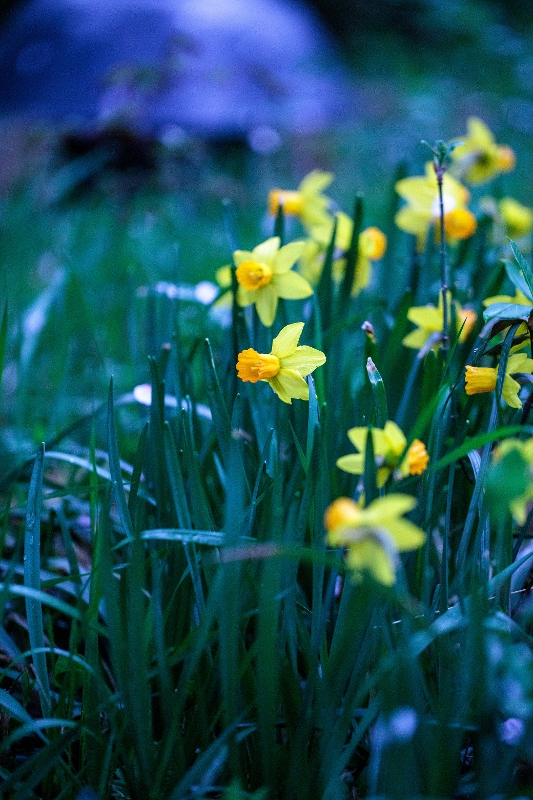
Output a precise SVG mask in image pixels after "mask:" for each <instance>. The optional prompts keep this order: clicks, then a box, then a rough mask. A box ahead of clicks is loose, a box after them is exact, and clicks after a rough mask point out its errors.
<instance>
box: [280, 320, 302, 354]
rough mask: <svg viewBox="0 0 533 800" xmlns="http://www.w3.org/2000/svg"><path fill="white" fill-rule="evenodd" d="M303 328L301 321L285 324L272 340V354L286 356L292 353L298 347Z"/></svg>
mask: <svg viewBox="0 0 533 800" xmlns="http://www.w3.org/2000/svg"><path fill="white" fill-rule="evenodd" d="M303 329H304V323H303V322H293V323H292V324H291V325H285V327H284V328H282V329H281V330H280V332H279V333H278V335H277V336H276V338H275V339H274V341H273V342H272V353H273V355H275V356H277V357H278V358H287V356H290V355H291V354H292V353H294V351H295V350H296V348H297V347H298V342H299V341H300V336H301V335H302V331H303Z"/></svg>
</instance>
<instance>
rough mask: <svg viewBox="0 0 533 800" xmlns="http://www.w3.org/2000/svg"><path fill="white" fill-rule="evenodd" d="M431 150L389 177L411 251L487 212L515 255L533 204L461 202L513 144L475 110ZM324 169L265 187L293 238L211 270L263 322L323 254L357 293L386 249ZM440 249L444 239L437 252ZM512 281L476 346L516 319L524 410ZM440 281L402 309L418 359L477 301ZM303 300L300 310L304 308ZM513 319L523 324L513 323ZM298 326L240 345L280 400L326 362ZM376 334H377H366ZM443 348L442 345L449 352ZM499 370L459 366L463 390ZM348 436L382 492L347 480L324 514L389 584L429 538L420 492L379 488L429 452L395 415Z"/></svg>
mask: <svg viewBox="0 0 533 800" xmlns="http://www.w3.org/2000/svg"><path fill="white" fill-rule="evenodd" d="M434 152H435V156H436V158H435V161H434V162H428V163H427V164H426V167H425V174H424V175H423V176H418V177H409V178H405V179H403V180H400V181H398V183H397V184H396V191H397V193H398V194H399V196H400V197H401V198H402V199H403V200H404V201H405V203H404V204H403V206H402V207H401V208H400V209H399V211H398V212H397V214H396V217H395V221H396V224H397V226H398V227H399V228H400V229H402V230H404V231H405V232H407V233H409V234H412V235H413V236H414V237H415V240H416V246H417V250H418V251H419V252H423V251H424V250H425V248H426V246H427V244H428V237H429V236H430V235H434V236H435V239H436V240H437V241H438V240H439V239H440V236H441V232H442V231H443V232H444V237H445V239H446V244H448V245H451V246H452V247H454V246H455V244H456V243H457V242H460V241H462V240H465V239H468V238H470V237H472V236H473V235H474V234H475V233H476V230H477V227H478V218H481V217H483V218H484V220H485V221H486V220H487V218H489V219H490V220H491V221H492V225H491V230H492V236H493V244H494V245H495V246H496V251H497V252H499V255H500V256H501V257H503V256H504V255H506V254H507V252H510V251H511V250H512V252H513V253H514V254H516V253H515V250H514V249H513V248H515V245H514V244H511V245H509V243H508V239H505V237H509V238H512V239H513V241H514V240H517V241H518V245H517V247H519V248H520V250H521V252H525V251H526V250H527V241H528V240H529V239H528V237H529V236H530V234H531V231H532V229H533V210H531V209H529V208H527V207H526V206H523V205H521V204H520V203H518V202H517V201H516V200H514V199H512V198H509V197H504V198H503V199H500V200H498V201H496V200H494V199H493V198H491V197H487V196H485V197H481V198H479V211H478V216H477V217H476V215H475V214H474V213H473V211H472V210H471V209H470V208H469V205H470V203H471V199H472V195H471V188H473V187H476V186H478V185H480V184H485V183H488V182H489V181H490V180H492V179H493V178H495V177H497V176H498V175H500V174H502V173H505V172H509V171H510V170H512V169H513V167H514V164H515V158H514V154H513V152H512V150H511V149H510V148H509V147H507V146H505V145H499V144H497V143H496V141H495V139H494V137H493V135H492V133H491V132H490V131H489V129H488V128H487V127H486V126H485V125H484V123H483V122H481V120H479V119H476V118H472V119H470V120H468V125H467V133H466V135H465V136H463V137H458V138H457V139H456V140H453V141H452V142H451V143H450V144H449V145H443V153H445V155H444V156H443V157H442V158H440V156H439V153H440V151H439V150H435V151H434ZM332 179H333V176H332V175H331V174H330V173H326V172H319V171H314V172H312V173H310V174H309V175H307V176H306V177H305V178H304V180H303V181H302V182H301V183H300V185H299V186H298V187H297V188H296V189H293V190H282V189H273V190H272V191H271V192H270V194H269V198H268V212H269V214H270V215H271V217H275V216H277V217H279V216H280V214H281V212H283V218H284V219H290V218H294V219H296V220H297V221H298V224H299V225H300V229H301V230H302V231H303V232H304V234H305V235H304V236H303V237H302V238H300V239H298V240H297V241H292V242H290V243H289V244H282V242H281V240H280V237H279V236H272V237H270V238H268V239H267V240H266V241H264V242H262V243H261V244H259V245H257V246H256V247H254V248H253V249H252V250H236V251H235V252H234V253H233V264H232V266H231V267H230V266H227V267H223V268H221V270H219V272H218V274H217V280H218V281H219V284H220V285H221V287H223V288H224V289H230V287H232V286H233V287H234V290H235V295H234V302H236V303H237V305H238V306H240V307H242V308H250V307H252V308H253V309H254V310H255V311H252V312H251V313H252V314H253V313H256V314H257V317H258V319H259V321H260V322H261V323H262V325H263V326H265V327H266V328H270V327H272V326H273V325H274V324H275V322H276V317H277V312H278V306H279V300H286V301H292V300H296V301H298V300H299V301H302V300H305V299H306V298H309V297H311V296H312V294H313V292H314V287H316V286H317V284H318V283H319V281H320V278H321V274H322V271H323V266H324V262H325V257H326V253H328V257H331V254H333V258H332V262H331V267H332V279H333V281H334V283H335V284H337V285H339V284H340V283H341V282H342V281H343V278H344V275H345V272H346V266H347V263H348V262H347V260H348V258H350V259H353V260H351V261H350V269H351V268H352V267H354V279H353V284H352V290H351V293H352V296H357V295H358V294H359V293H360V292H361V291H362V290H363V289H364V288H366V287H367V286H368V284H369V282H370V279H371V273H372V265H373V263H374V262H376V261H378V260H379V259H381V258H382V257H383V256H384V254H385V252H386V248H387V239H386V237H385V235H384V234H383V232H382V231H381V230H380V229H379V228H377V227H375V226H370V227H367V228H365V229H364V230H362V231H360V232H357V236H355V235H354V222H353V220H352V219H350V217H348V215H346V214H345V213H344V212H342V211H340V210H338V209H336V208H335V206H334V203H333V202H332V200H331V199H330V198H329V197H328V196H327V195H326V194H325V192H326V190H327V188H328V186H329V185H330V183H331V181H332ZM504 248H505V249H506V250H505V252H504ZM445 249H446V248H445V247H444V243H441V253H444V252H445ZM519 271H520V270H518V272H519ZM516 272H517V270H516V269H515V271H514V272H512V270H511V271H509V270H508V274H509V276H510V277H512V275H515V274H516ZM514 282H515V287H516V291H515V294H514V296H511V295H505V294H501V295H497V296H494V297H491V298H488V299H487V300H486V301H485V303H484V305H485V306H486V311H485V319H486V320H493V319H494V320H495V321H496V323H497V325H496V327H495V328H494V331H495V333H494V336H496V337H497V338H496V340H495V344H496V345H497V346H495V347H492V349H490V350H489V351H488V352H487V355H486V356H483V353H482V352H479V351H478V362H479V360H480V358H484V359H485V363H487V359H489V358H492V359H496V354H497V353H499V352H500V349H501V331H502V330H505V326H506V325H507V327H509V326H510V325H516V328H515V330H517V333H516V336H515V341H514V342H513V347H512V349H511V352H510V354H509V353H508V350H507V353H508V357H507V359H506V364H505V374H504V376H503V379H502V381H501V384H502V398H503V400H504V401H505V403H507V405H509V406H510V407H511V408H521V407H522V400H521V398H520V392H521V386H522V383H524V382H530V383H533V358H530V357H529V356H528V355H527V354H526V353H525V352H523V348H524V346H525V343H526V340H529V338H530V337H529V330H528V328H526V325H525V323H526V322H527V321H529V315H530V313H531V312H530V309H531V311H533V297H532V296H531V295H530V293H529V289H528V287H527V286H526V285H525V282H524V276H522V277H520V276H519V278H518V279H516V280H514ZM441 283H442V284H443V286H442V290H441V291H440V292H439V295H438V299H437V300H436V303H435V304H433V305H425V306H414V307H412V308H410V309H409V310H408V312H407V319H408V320H409V321H410V322H411V323H412V324H413V325H414V326H415V327H414V329H413V330H411V331H410V332H408V333H407V335H406V336H405V337H404V339H403V345H404V346H405V347H406V348H411V349H416V350H418V351H419V352H418V358H419V359H422V358H423V357H424V356H426V355H427V354H428V353H429V351H430V350H432V349H433V350H434V351H435V352H436V351H437V350H438V349H439V348H440V347H441V346H444V343H445V342H447V341H448V338H449V337H450V334H451V340H452V342H455V343H457V344H462V343H464V342H465V341H466V340H467V338H468V337H469V335H470V333H471V332H472V330H473V328H474V325H475V324H476V321H477V315H476V313H475V311H473V310H472V309H470V308H464V307H462V306H461V305H460V304H459V303H458V302H457V301H456V300H455V299H453V298H452V294H451V292H450V291H449V290H448V291H446V285H445V284H446V280H445V279H443V280H442V281H441ZM229 296H230V293H229V292H228V293H227V297H228V298H229ZM445 303H446V306H445V305H444V304H445ZM497 304H499V305H497ZM300 307H301V308H303V309H304V312H305V306H300ZM500 307H502V308H503V311H502V315H503V316H502V317H499V316H498V312H499V310H500ZM504 312H505V313H504ZM305 313H307V312H305ZM505 314H507V317H506V316H505ZM487 315H488V316H487ZM505 319H507V322H505V321H504V320H505ZM520 321H523V322H524V324H523V325H522V326H520V327H518V323H519V322H520ZM278 330H279V328H278ZM303 330H304V323H303V322H294V323H292V324H288V325H285V326H284V327H283V328H282V329H281V331H280V332H279V333H278V334H277V335H276V336H274V337H273V338H272V342H271V345H270V352H268V353H262V352H259V351H258V350H256V349H254V348H252V347H248V348H247V349H244V350H242V351H241V352H240V353H239V355H238V360H237V365H236V366H237V374H238V377H239V378H240V380H241V381H244V382H246V383H253V384H256V383H267V384H268V385H269V386H270V388H271V389H272V390H273V392H274V393H275V394H276V395H277V396H278V398H279V399H280V400H281V401H282V402H283V403H286V404H291V403H292V401H293V400H295V399H296V400H308V399H309V383H308V381H307V380H306V378H307V377H308V376H309V375H310V374H311V373H312V372H313V371H314V370H315V369H317V368H318V367H320V366H322V365H323V364H324V363H325V361H326V356H325V354H324V353H323V352H321V351H320V350H318V349H316V348H314V347H310V346H307V345H300V339H301V337H302V333H303ZM261 341H264V335H262V336H261ZM372 341H373V342H374V343H375V338H374V337H373V338H372ZM265 349H266V348H265ZM447 353H448V349H447V348H446V353H445V355H446V357H447ZM482 363H483V362H482ZM488 363H489V364H490V363H491V362H490V361H489V362H488ZM502 369H503V368H502ZM498 372H499V368H498V366H497V363H496V362H495V360H493V361H492V365H491V366H488V365H487V366H485V364H483V365H482V366H481V365H479V363H476V364H470V365H467V366H466V370H465V390H466V393H467V394H468V395H474V394H483V393H489V392H493V391H494V390H495V389H496V387H497V385H498ZM347 435H348V438H349V440H350V442H351V443H352V445H353V446H354V448H355V451H356V452H355V453H351V454H347V455H342V456H341V457H340V458H338V460H337V467H338V468H339V469H341V470H343V471H344V472H347V473H349V474H351V475H355V476H363V475H364V474H365V461H366V458H367V442H368V437H369V436H371V437H372V446H373V447H372V451H373V454H374V458H375V467H376V482H377V488H378V491H379V495H380V496H379V497H378V498H377V499H374V500H373V501H372V502H370V503H368V505H366V506H365V497H364V492H363V481H362V480H359V481H358V482H357V483H356V484H355V488H354V498H355V499H354V498H348V497H340V498H338V499H337V500H335V501H334V502H333V503H332V504H331V505H330V506H329V508H328V509H327V511H326V514H325V519H324V524H325V528H326V537H327V542H328V544H329V545H331V546H333V547H340V548H343V549H344V550H345V553H346V563H347V566H348V568H349V569H350V571H351V574H352V576H353V577H354V578H355V580H359V579H361V578H362V577H363V576H364V574H365V573H368V574H370V575H371V576H372V577H373V579H374V580H376V581H377V582H379V583H381V584H383V585H385V586H391V585H393V584H394V582H395V580H396V575H397V571H398V568H399V565H400V563H401V562H400V554H401V553H402V552H404V551H411V550H415V549H417V548H419V547H421V546H422V545H423V544H424V542H425V538H426V537H425V534H424V532H423V531H422V530H421V529H420V528H418V527H417V526H416V525H415V524H414V523H413V522H411V521H409V520H408V519H406V518H405V515H406V514H409V512H411V511H412V510H413V509H414V507H415V505H416V501H415V500H414V499H413V498H412V497H410V496H408V495H405V494H395V493H389V494H387V491H389V489H390V487H391V486H393V485H394V483H396V482H398V481H402V480H403V479H405V478H407V477H409V476H420V475H422V473H423V472H424V471H425V470H426V468H427V467H428V463H429V455H428V452H427V450H426V446H425V444H424V443H423V442H422V441H421V440H419V439H414V440H413V439H412V438H411V439H409V438H408V437H406V435H405V434H404V432H403V431H402V430H401V429H400V427H399V426H398V425H397V424H396V423H395V422H393V421H391V420H389V421H387V422H386V423H385V425H384V427H383V428H376V427H354V428H351V429H350V430H349V431H348V432H347ZM513 442H514V443H513ZM509 448H510V449H511V450H512V449H513V448H515V449H518V450H519V451H520V455H521V457H522V458H523V459H524V460H525V461H526V462H527V463H528V464H533V439H532V440H531V442H530V443H525V444H524V443H522V442H520V441H518V440H516V441H514V440H509V442H508V443H504V444H502V445H500V447H499V448H498V449H497V450H496V451H495V455H494V459H495V461H496V460H497V459H498V458H503V457H505V454H506V452H507V450H508V449H509ZM531 471H532V480H531V483H528V489H527V491H526V492H525V493H524V494H523V495H520V496H519V497H517V498H515V499H514V501H513V502H514V504H513V508H512V513H513V515H514V517H515V519H516V520H517V521H519V522H523V521H524V520H525V518H526V513H527V505H528V503H530V502H531V501H533V469H532V470H531Z"/></svg>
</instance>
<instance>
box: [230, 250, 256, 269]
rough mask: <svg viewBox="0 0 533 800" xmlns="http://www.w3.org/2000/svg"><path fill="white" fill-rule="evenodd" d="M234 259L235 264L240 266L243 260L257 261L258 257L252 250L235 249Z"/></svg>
mask: <svg viewBox="0 0 533 800" xmlns="http://www.w3.org/2000/svg"><path fill="white" fill-rule="evenodd" d="M233 261H234V263H235V266H236V267H238V266H239V265H240V264H242V262H243V261H257V259H256V258H255V256H254V254H253V253H252V252H250V250H235V252H234V253H233Z"/></svg>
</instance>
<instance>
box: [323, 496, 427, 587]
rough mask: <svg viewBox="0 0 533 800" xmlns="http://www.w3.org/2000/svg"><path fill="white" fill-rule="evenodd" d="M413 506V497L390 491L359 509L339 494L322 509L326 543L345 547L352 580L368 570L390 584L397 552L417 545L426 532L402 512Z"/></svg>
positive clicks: (405, 512) (394, 571)
mask: <svg viewBox="0 0 533 800" xmlns="http://www.w3.org/2000/svg"><path fill="white" fill-rule="evenodd" d="M415 505H416V501H415V499H414V498H413V497H410V496H409V495H405V494H390V495H388V496H387V497H381V498H378V499H377V500H374V501H373V502H372V503H370V504H369V505H368V506H367V507H366V508H361V507H360V506H358V505H357V503H355V502H354V501H353V500H350V498H348V497H339V498H338V499H337V500H335V501H334V502H333V503H332V504H331V505H330V506H329V508H328V509H327V510H326V513H325V516H324V524H325V527H326V531H327V537H326V538H327V542H328V544H330V545H333V546H334V547H345V548H346V550H347V553H346V563H347V564H348V566H349V568H350V569H351V570H352V572H353V575H354V578H355V580H361V578H362V577H363V573H365V572H369V573H370V574H371V575H372V577H373V578H374V580H376V581H378V583H381V584H383V585H384V586H392V585H393V584H394V582H395V580H396V569H397V565H398V563H399V553H401V552H405V551H408V550H416V549H417V548H419V547H421V546H422V545H423V544H424V542H425V540H426V535H425V533H424V531H423V530H421V529H420V528H418V527H417V526H416V525H414V524H413V523H412V522H409V521H408V520H406V519H403V515H404V514H407V513H408V512H409V511H411V510H412V509H413V508H414V507H415Z"/></svg>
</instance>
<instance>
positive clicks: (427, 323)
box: [407, 306, 442, 331]
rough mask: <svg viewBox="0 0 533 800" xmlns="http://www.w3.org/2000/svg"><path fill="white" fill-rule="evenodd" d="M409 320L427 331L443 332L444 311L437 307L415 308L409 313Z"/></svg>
mask: <svg viewBox="0 0 533 800" xmlns="http://www.w3.org/2000/svg"><path fill="white" fill-rule="evenodd" d="M407 319H408V320H410V321H411V322H414V324H415V325H418V327H419V328H425V330H427V331H441V330H442V311H441V310H440V309H439V308H435V306H414V307H413V308H410V309H409V311H408V312H407Z"/></svg>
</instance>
